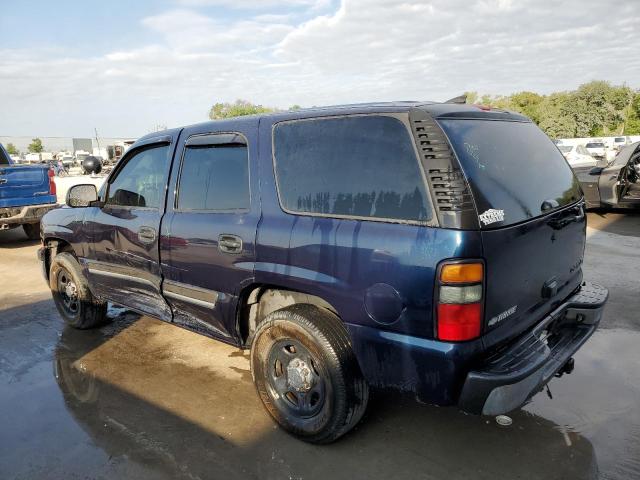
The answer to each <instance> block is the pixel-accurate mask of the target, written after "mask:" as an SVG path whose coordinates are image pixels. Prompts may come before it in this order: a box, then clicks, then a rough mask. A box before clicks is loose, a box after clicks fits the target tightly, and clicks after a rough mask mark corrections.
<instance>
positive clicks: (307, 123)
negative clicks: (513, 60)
mask: <svg viewBox="0 0 640 480" xmlns="http://www.w3.org/2000/svg"><path fill="white" fill-rule="evenodd" d="M67 205H68V207H71V208H61V209H58V210H54V211H52V212H50V213H48V214H47V215H46V217H45V218H44V220H43V222H42V239H43V247H42V249H41V250H40V252H39V256H40V259H41V260H42V262H43V266H44V271H45V275H46V277H47V280H48V282H49V284H50V287H51V290H52V292H53V297H54V299H55V301H56V304H57V307H58V309H59V311H60V314H61V315H62V317H63V318H64V319H65V320H66V321H67V322H68V323H69V324H70V325H72V326H74V327H77V328H90V327H93V326H96V325H99V324H100V323H102V322H103V321H104V320H105V316H106V303H107V302H113V303H115V304H119V305H123V306H125V307H127V308H130V309H132V310H135V311H138V312H140V313H143V314H148V315H152V316H154V317H156V318H159V319H162V320H165V321H167V322H171V323H174V324H176V325H179V326H182V327H185V328H188V329H191V330H194V331H197V332H200V333H202V334H205V335H209V336H211V337H214V338H216V339H219V340H221V341H223V342H226V343H229V344H231V345H235V346H238V347H241V348H250V349H251V369H252V374H253V378H254V381H255V385H256V388H257V392H258V394H259V396H260V398H261V400H262V402H263V403H264V405H265V407H266V408H267V410H268V411H269V413H270V414H271V415H272V416H273V417H274V418H275V420H276V421H277V422H278V423H279V424H280V425H281V426H282V427H284V428H285V429H286V430H288V431H290V432H292V433H294V434H296V435H298V436H300V437H301V438H303V439H305V440H307V441H310V442H316V443H326V442H330V441H332V440H334V439H336V438H338V437H339V436H340V435H342V434H344V433H345V432H347V431H348V430H349V429H350V428H352V427H353V426H354V425H355V424H356V423H357V422H358V421H359V420H360V418H361V416H362V414H363V412H364V410H365V408H366V405H367V399H368V395H369V388H370V387H383V388H394V389H397V390H400V391H405V392H411V393H413V394H415V395H416V397H417V398H418V399H420V400H421V401H424V402H428V403H433V404H438V405H458V406H459V407H460V408H461V409H463V410H464V411H467V412H471V413H477V414H486V415H495V414H499V413H504V412H508V411H510V410H513V409H515V408H518V407H519V406H521V405H522V404H523V403H524V402H525V401H526V400H527V399H528V398H529V397H530V396H531V395H533V394H534V393H536V392H537V391H539V390H540V389H541V388H542V387H543V386H544V385H545V384H546V383H547V382H548V381H549V379H550V378H551V377H553V376H554V375H560V374H562V373H565V372H569V371H570V370H571V368H572V366H573V361H572V355H573V354H574V353H575V352H576V350H578V349H579V348H580V346H581V345H582V344H583V343H584V342H585V341H586V340H587V339H588V338H589V336H590V335H591V334H592V333H593V332H594V330H595V329H596V327H597V325H598V323H599V321H600V318H601V316H602V309H603V307H604V304H605V302H606V299H607V295H608V293H607V291H606V289H604V288H602V287H599V286H597V285H595V284H590V283H586V282H584V281H583V278H582V269H581V266H582V259H583V253H584V246H585V229H586V219H585V213H584V201H583V195H582V191H581V190H580V186H579V184H578V182H577V181H576V178H575V177H574V175H573V173H572V171H571V169H570V168H569V166H568V164H567V163H566V161H565V160H564V158H563V157H562V155H561V154H560V152H559V151H558V149H557V148H556V146H555V145H554V144H553V142H552V141H551V140H549V138H547V137H546V136H545V135H544V133H542V132H541V131H540V130H539V129H538V128H537V127H536V126H535V125H534V124H533V123H532V122H531V121H530V120H528V119H527V118H525V117H522V116H520V115H518V114H514V113H510V112H506V111H500V110H489V109H486V108H484V107H478V106H473V105H458V104H447V103H444V104H443V103H413V102H406V103H389V104H375V105H373V104H367V105H355V106H342V107H330V108H318V109H310V110H301V111H295V112H284V113H277V114H271V115H261V116H253V117H244V118H237V119H229V120H224V121H216V122H207V123H202V124H199V125H194V126H190V127H185V128H179V129H174V130H168V131H165V132H162V133H154V134H150V135H147V136H146V137H143V138H141V139H140V140H138V141H137V142H136V143H135V144H134V145H133V146H132V147H131V149H130V150H129V151H128V152H127V154H126V155H125V156H124V157H123V159H122V160H121V161H120V163H119V164H118V166H117V167H116V168H115V169H114V170H113V172H112V173H111V174H110V176H109V177H108V179H107V181H106V183H105V184H104V186H103V187H102V188H101V189H100V192H96V189H95V187H94V186H93V185H78V186H75V187H73V188H72V189H71V190H70V191H69V193H68V196H67Z"/></svg>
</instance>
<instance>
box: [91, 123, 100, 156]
mask: <svg viewBox="0 0 640 480" xmlns="http://www.w3.org/2000/svg"><path fill="white" fill-rule="evenodd" d="M93 131H94V132H96V145H98V154H99V153H100V140H98V129H97V128H95V127H94V128H93ZM92 153H93V152H92Z"/></svg>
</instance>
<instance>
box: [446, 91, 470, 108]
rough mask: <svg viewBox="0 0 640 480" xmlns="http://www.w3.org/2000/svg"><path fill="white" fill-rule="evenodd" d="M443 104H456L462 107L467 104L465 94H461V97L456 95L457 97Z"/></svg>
mask: <svg viewBox="0 0 640 480" xmlns="http://www.w3.org/2000/svg"><path fill="white" fill-rule="evenodd" d="M444 103H458V104H460V105H463V104H465V103H467V94H466V93H463V94H462V95H458V96H457V97H453V98H450V99H449V100H447V101H446V102H444Z"/></svg>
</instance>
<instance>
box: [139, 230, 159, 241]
mask: <svg viewBox="0 0 640 480" xmlns="http://www.w3.org/2000/svg"><path fill="white" fill-rule="evenodd" d="M155 239H156V230H155V229H154V228H151V227H140V229H139V230H138V240H140V241H141V242H142V243H153V242H154V241H155Z"/></svg>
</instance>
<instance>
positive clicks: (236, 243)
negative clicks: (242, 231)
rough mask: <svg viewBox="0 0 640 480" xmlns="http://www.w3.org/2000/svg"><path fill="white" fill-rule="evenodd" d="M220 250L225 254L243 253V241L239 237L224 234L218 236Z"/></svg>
mask: <svg viewBox="0 0 640 480" xmlns="http://www.w3.org/2000/svg"><path fill="white" fill-rule="evenodd" d="M218 250H220V251H221V252H223V253H240V252H242V239H241V238H240V237H239V236H237V235H230V234H228V233H223V234H221V235H219V236H218Z"/></svg>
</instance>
